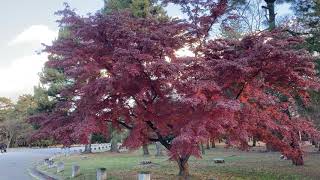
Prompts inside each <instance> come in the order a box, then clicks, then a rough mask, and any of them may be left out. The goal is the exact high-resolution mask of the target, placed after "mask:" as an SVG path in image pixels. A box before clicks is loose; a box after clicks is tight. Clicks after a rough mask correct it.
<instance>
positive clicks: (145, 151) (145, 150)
mask: <svg viewBox="0 0 320 180" xmlns="http://www.w3.org/2000/svg"><path fill="white" fill-rule="evenodd" d="M142 149H143V155H144V156H149V155H150V153H149V149H148V145H147V144H144V145H143V146H142Z"/></svg>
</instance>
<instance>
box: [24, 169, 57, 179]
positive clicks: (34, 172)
mask: <svg viewBox="0 0 320 180" xmlns="http://www.w3.org/2000/svg"><path fill="white" fill-rule="evenodd" d="M29 175H30V176H32V177H34V178H36V179H39V180H59V179H58V178H57V177H52V176H50V175H48V174H46V173H44V172H42V171H40V170H38V169H37V168H36V167H33V168H32V169H29Z"/></svg>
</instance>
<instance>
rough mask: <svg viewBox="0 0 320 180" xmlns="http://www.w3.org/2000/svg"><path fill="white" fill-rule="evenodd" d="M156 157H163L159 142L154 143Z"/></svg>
mask: <svg viewBox="0 0 320 180" xmlns="http://www.w3.org/2000/svg"><path fill="white" fill-rule="evenodd" d="M156 151H157V152H156V156H163V153H162V146H161V143H160V142H156Z"/></svg>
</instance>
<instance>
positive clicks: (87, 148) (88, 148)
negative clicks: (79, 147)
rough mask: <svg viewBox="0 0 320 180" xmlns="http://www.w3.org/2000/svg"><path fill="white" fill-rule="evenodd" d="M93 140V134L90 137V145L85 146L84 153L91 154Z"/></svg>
mask: <svg viewBox="0 0 320 180" xmlns="http://www.w3.org/2000/svg"><path fill="white" fill-rule="evenodd" d="M91 138H92V134H91V133H90V134H89V135H88V144H86V145H85V146H84V153H91V152H92V151H91Z"/></svg>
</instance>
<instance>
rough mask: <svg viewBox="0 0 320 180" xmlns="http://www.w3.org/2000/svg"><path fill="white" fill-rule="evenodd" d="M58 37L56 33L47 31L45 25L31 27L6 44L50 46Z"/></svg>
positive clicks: (47, 28)
mask: <svg viewBox="0 0 320 180" xmlns="http://www.w3.org/2000/svg"><path fill="white" fill-rule="evenodd" d="M57 35H58V32H57V31H53V30H51V29H49V27H48V26H45V25H32V26H30V27H28V28H27V29H25V30H24V31H22V32H21V33H20V34H18V35H17V36H16V37H15V38H14V39H13V40H12V41H10V42H9V43H8V45H9V46H13V45H17V44H27V43H39V44H40V43H45V44H51V42H52V40H54V39H55V38H56V37H57Z"/></svg>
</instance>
